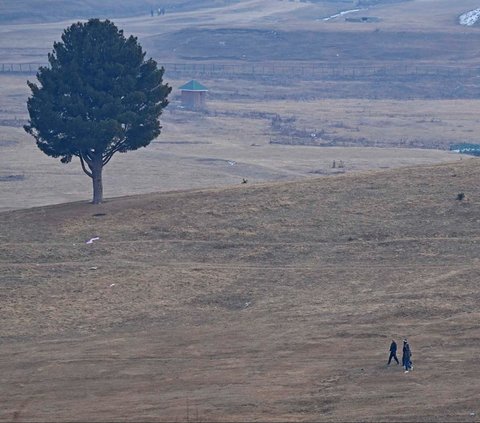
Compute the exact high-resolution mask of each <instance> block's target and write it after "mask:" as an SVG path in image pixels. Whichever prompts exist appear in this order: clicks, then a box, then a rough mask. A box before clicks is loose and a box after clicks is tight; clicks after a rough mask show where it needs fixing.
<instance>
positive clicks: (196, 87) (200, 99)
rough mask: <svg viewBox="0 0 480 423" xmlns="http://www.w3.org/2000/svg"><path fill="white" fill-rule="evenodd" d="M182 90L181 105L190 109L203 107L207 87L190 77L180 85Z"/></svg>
mask: <svg viewBox="0 0 480 423" xmlns="http://www.w3.org/2000/svg"><path fill="white" fill-rule="evenodd" d="M180 90H181V91H182V106H183V107H185V108H186V109H191V110H202V109H205V97H206V96H207V91H208V89H207V88H206V87H204V86H203V85H202V84H200V82H198V81H195V79H192V80H191V81H190V82H187V83H186V84H184V85H182V86H181V87H180Z"/></svg>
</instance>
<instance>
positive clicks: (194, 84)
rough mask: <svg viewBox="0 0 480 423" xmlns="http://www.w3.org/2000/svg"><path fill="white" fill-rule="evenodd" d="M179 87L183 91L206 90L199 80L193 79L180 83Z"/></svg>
mask: <svg viewBox="0 0 480 423" xmlns="http://www.w3.org/2000/svg"><path fill="white" fill-rule="evenodd" d="M180 89H181V90H184V91H208V89H207V87H205V86H203V85H202V84H200V82H198V81H195V79H192V80H191V81H190V82H187V83H186V84H184V85H182V86H181V87H180Z"/></svg>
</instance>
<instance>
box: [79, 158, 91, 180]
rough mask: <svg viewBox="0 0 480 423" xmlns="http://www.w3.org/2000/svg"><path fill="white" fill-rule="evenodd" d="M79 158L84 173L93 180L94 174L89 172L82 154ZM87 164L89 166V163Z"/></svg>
mask: <svg viewBox="0 0 480 423" xmlns="http://www.w3.org/2000/svg"><path fill="white" fill-rule="evenodd" d="M78 157H80V163H81V164H82V169H83V171H84V172H85V173H86V174H87V175H88V176H89V177H90V178H93V174H92V172H89V171H88V170H87V168H86V167H85V161H84V159H83V156H82V153H80V154H79V156H78ZM87 164H88V162H87Z"/></svg>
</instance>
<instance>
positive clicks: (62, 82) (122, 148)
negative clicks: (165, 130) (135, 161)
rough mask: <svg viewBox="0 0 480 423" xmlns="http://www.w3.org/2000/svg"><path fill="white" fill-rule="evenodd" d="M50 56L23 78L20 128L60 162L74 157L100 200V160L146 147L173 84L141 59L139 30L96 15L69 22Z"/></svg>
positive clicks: (154, 65)
mask: <svg viewBox="0 0 480 423" xmlns="http://www.w3.org/2000/svg"><path fill="white" fill-rule="evenodd" d="M48 61H49V66H47V67H41V68H40V69H39V71H38V73H37V79H38V82H39V83H40V85H37V84H34V83H32V82H28V86H29V87H30V89H31V91H32V96H31V97H30V98H29V99H28V103H27V107H28V111H29V114H30V121H29V124H28V125H26V126H25V130H26V131H27V132H28V133H29V134H31V135H33V136H34V137H35V139H36V142H37V145H38V147H39V148H40V150H42V151H43V152H44V153H45V154H47V155H49V156H51V157H60V158H61V161H62V162H63V163H68V162H70V161H71V160H72V158H73V157H74V156H77V157H79V158H80V162H81V165H82V168H83V170H84V172H85V173H86V174H87V175H88V176H90V177H91V178H92V179H93V180H94V202H101V201H102V197H103V192H102V191H101V190H100V198H97V200H99V201H95V200H96V198H95V179H98V178H100V189H101V170H102V168H103V166H105V165H106V164H107V163H108V162H109V160H110V159H111V158H112V156H113V155H114V154H115V153H117V152H120V153H124V152H127V151H130V150H136V149H138V148H140V147H145V146H147V145H148V144H149V143H150V142H151V141H152V140H153V139H154V138H156V137H157V136H158V135H159V134H160V130H161V126H160V122H159V117H160V115H161V113H162V109H163V108H165V107H166V106H167V104H168V101H167V96H168V94H169V93H170V91H171V88H170V87H169V86H168V85H167V84H163V73H164V69H163V68H160V69H159V68H158V67H157V63H156V62H155V61H154V60H153V59H148V60H145V53H144V52H143V50H142V47H141V46H140V45H139V44H138V42H137V38H135V37H133V36H130V37H128V38H126V37H125V36H124V35H123V31H122V30H119V29H118V28H117V27H116V26H115V25H114V24H113V23H112V22H110V21H108V20H106V21H100V20H98V19H91V20H89V21H88V22H86V23H81V22H78V23H76V24H73V25H72V26H70V27H69V28H67V29H66V30H65V31H64V33H63V34H62V41H61V42H56V43H54V46H53V52H52V53H50V54H49V55H48ZM97 182H98V181H97ZM97 185H98V183H97Z"/></svg>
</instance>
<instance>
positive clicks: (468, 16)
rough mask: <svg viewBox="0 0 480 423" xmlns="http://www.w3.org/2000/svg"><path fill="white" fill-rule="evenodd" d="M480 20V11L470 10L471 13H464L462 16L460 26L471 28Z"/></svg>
mask: <svg viewBox="0 0 480 423" xmlns="http://www.w3.org/2000/svg"><path fill="white" fill-rule="evenodd" d="M478 19H480V9H475V10H470V12H467V13H464V14H463V15H461V16H460V18H459V20H460V25H467V26H471V25H473V24H475V23H476V22H477V21H478Z"/></svg>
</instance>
